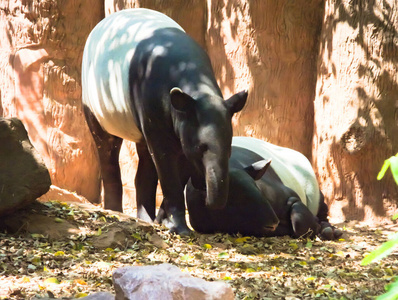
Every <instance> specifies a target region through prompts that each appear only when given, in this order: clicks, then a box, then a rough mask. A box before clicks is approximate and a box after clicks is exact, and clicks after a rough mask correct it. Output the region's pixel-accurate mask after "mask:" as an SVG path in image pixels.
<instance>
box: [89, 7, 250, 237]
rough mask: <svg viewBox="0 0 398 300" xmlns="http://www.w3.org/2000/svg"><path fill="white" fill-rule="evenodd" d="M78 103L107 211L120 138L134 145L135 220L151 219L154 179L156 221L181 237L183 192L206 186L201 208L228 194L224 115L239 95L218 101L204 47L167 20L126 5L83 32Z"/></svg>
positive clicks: (116, 191)
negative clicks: (159, 197) (158, 204)
mask: <svg viewBox="0 0 398 300" xmlns="http://www.w3.org/2000/svg"><path fill="white" fill-rule="evenodd" d="M82 88H83V104H84V112H85V116H86V119H87V123H88V125H89V127H90V130H91V132H92V135H93V137H94V140H95V143H96V145H97V148H98V153H99V159H100V165H101V175H102V180H103V188H104V198H105V199H104V202H105V208H107V209H113V210H118V211H122V183H121V179H120V169H119V164H118V156H119V151H120V147H121V144H122V140H123V139H127V140H131V141H134V142H135V143H136V146H137V153H138V157H139V163H138V170H137V174H136V178H135V185H136V201H137V210H138V212H137V215H138V217H139V218H140V219H143V220H146V221H153V220H155V195H156V185H157V181H158V179H159V180H160V184H161V187H162V191H163V196H164V200H163V203H162V214H161V215H162V216H167V219H166V218H165V217H164V218H165V219H164V220H163V221H165V223H167V226H168V227H169V228H170V230H171V231H174V232H177V233H180V234H186V233H188V232H189V228H188V226H187V224H186V221H185V203H184V187H185V185H186V183H187V181H188V178H189V177H191V178H192V181H193V183H194V184H195V186H197V187H203V186H205V187H206V190H207V196H206V199H207V205H208V207H209V208H211V209H216V208H222V207H223V206H224V205H225V203H226V200H227V194H228V183H229V180H228V158H229V155H230V152H231V140H232V125H231V118H232V115H233V114H234V113H236V112H238V111H240V110H241V109H242V108H243V106H244V105H245V102H246V99H247V91H244V92H240V93H238V94H236V95H233V96H232V97H230V98H229V99H228V100H224V99H223V96H222V94H221V91H220V88H219V86H218V85H217V82H216V79H215V77H214V74H213V70H212V67H211V64H210V60H209V58H208V56H207V54H206V53H205V51H204V50H203V49H202V48H201V47H200V46H199V45H198V44H197V43H196V42H195V41H194V40H192V39H191V38H190V37H189V36H188V35H187V34H186V33H185V32H184V30H183V29H182V28H181V27H180V26H179V25H178V24H177V23H176V22H174V21H173V20H172V19H170V18H169V17H167V16H165V15H163V14H161V13H159V12H156V11H153V10H149V9H126V10H123V11H120V12H117V13H114V14H112V15H110V16H109V17H107V18H105V19H104V20H102V21H101V22H100V23H99V24H98V25H97V26H96V27H95V28H94V29H93V31H92V32H91V33H90V35H89V37H88V39H87V42H86V45H85V48H84V54H83V62H82Z"/></svg>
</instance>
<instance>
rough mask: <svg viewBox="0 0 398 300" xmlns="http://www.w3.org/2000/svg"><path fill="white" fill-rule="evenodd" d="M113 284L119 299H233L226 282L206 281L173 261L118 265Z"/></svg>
mask: <svg viewBox="0 0 398 300" xmlns="http://www.w3.org/2000/svg"><path fill="white" fill-rule="evenodd" d="M113 284H114V287H115V292H116V299H141V300H146V299H148V300H149V299H165V300H172V299H181V300H183V299H190V300H196V299H197V300H199V299H200V300H202V299H206V300H216V299H220V300H221V299H223V300H233V299H234V293H233V291H232V288H231V287H230V286H229V285H228V284H227V283H225V282H219V281H215V282H207V281H206V280H204V279H201V278H195V277H192V276H191V275H190V274H188V273H183V272H181V271H180V269H179V268H178V267H176V266H173V265H170V264H161V265H156V266H138V267H124V268H119V269H117V270H116V271H115V272H114V273H113Z"/></svg>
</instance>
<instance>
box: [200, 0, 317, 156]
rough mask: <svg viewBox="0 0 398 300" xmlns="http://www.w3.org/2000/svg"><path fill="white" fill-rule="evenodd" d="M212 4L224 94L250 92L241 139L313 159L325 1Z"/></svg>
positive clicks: (210, 41)
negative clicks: (259, 140) (285, 148)
mask: <svg viewBox="0 0 398 300" xmlns="http://www.w3.org/2000/svg"><path fill="white" fill-rule="evenodd" d="M207 3H208V20H207V35H206V45H207V49H208V52H209V54H210V57H211V59H212V62H213V65H214V69H215V71H216V75H217V78H218V80H219V83H220V86H221V87H222V90H223V92H224V95H225V96H229V95H231V94H232V93H234V92H236V91H239V90H243V89H245V88H248V89H249V98H248V105H247V106H246V107H245V108H244V109H243V111H242V112H241V113H240V114H239V115H238V116H237V117H236V118H235V132H234V133H235V135H246V136H254V137H258V138H262V139H264V140H268V141H270V142H272V143H276V144H279V145H281V146H288V147H291V148H294V149H296V150H298V151H301V152H302V153H304V154H305V155H306V156H308V157H310V156H311V139H312V123H313V116H314V112H313V96H314V89H315V77H314V74H315V70H316V63H315V62H316V56H317V49H318V48H317V42H318V40H317V37H318V35H319V33H320V28H321V21H322V18H321V17H322V12H323V6H322V5H321V4H322V1H260V0H251V1H243V0H242V1H241V0H232V1H231V0H228V1H227V0H224V1H211V0H208V1H207Z"/></svg>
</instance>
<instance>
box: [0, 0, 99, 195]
mask: <svg viewBox="0 0 398 300" xmlns="http://www.w3.org/2000/svg"><path fill="white" fill-rule="evenodd" d="M103 11H104V5H103V4H101V2H99V1H96V0H88V1H87V0H64V1H55V0H53V1H52V0H48V1H18V0H14V1H7V0H1V1H0V24H1V27H0V43H1V51H0V66H1V68H0V78H1V80H0V90H1V93H0V95H1V101H0V103H1V104H0V107H1V110H0V112H1V115H2V116H5V117H10V116H15V117H19V118H20V119H21V120H22V122H23V123H24V125H25V127H26V129H27V131H28V134H29V137H30V139H31V141H32V144H33V145H34V146H35V148H36V149H37V150H38V151H39V152H40V154H41V155H42V157H43V159H44V161H45V163H46V165H47V167H48V169H49V171H50V175H51V179H52V183H53V184H55V185H58V186H59V187H62V188H65V189H68V190H71V191H76V192H77V193H79V194H81V195H84V196H85V197H87V198H88V199H89V200H91V201H96V200H97V199H98V195H99V186H98V163H97V158H96V154H95V151H94V148H93V143H92V142H91V137H90V133H89V132H88V128H87V126H86V123H85V120H84V117H83V114H82V107H81V86H80V67H81V57H82V52H83V47H84V41H85V39H86V37H87V35H88V34H89V32H90V31H91V29H92V28H93V26H95V24H96V23H97V22H98V21H99V20H101V18H103V15H104V12H103Z"/></svg>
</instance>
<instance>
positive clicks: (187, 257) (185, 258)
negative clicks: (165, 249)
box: [181, 254, 194, 261]
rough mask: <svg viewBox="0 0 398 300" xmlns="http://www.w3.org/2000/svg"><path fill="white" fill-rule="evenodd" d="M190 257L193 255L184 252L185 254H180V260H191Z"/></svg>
mask: <svg viewBox="0 0 398 300" xmlns="http://www.w3.org/2000/svg"><path fill="white" fill-rule="evenodd" d="M192 259H194V257H193V256H191V255H188V254H185V255H183V256H181V260H184V261H189V260H192Z"/></svg>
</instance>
